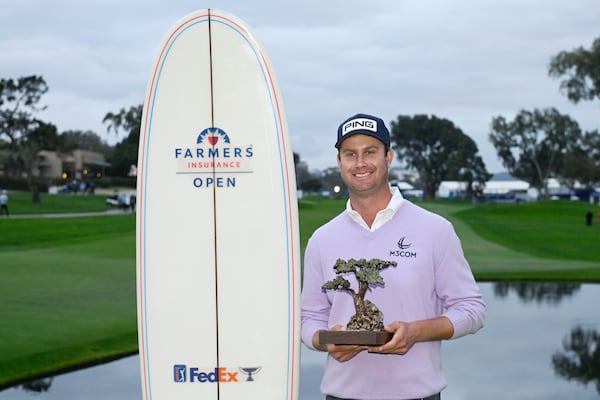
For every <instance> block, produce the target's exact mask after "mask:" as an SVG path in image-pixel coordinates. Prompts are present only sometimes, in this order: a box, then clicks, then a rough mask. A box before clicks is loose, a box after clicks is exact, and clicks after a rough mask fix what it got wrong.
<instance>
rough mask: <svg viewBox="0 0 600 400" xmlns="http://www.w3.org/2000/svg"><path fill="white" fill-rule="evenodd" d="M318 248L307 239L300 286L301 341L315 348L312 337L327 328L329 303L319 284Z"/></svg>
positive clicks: (320, 280)
mask: <svg viewBox="0 0 600 400" xmlns="http://www.w3.org/2000/svg"><path fill="white" fill-rule="evenodd" d="M319 259H320V256H319V250H318V246H317V245H316V244H315V242H314V241H311V240H310V239H309V241H308V244H307V246H306V251H305V254H304V280H303V282H304V283H303V287H302V312H301V318H302V341H303V342H304V344H305V345H306V346H307V347H309V348H311V349H313V350H315V348H314V347H313V344H312V338H313V335H314V333H315V332H317V331H318V330H321V329H328V319H329V310H330V308H331V304H330V302H329V299H328V297H327V294H326V293H325V291H324V290H323V289H321V285H322V284H323V282H325V281H324V279H323V272H322V269H321V267H320V262H319Z"/></svg>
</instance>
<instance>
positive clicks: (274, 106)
mask: <svg viewBox="0 0 600 400" xmlns="http://www.w3.org/2000/svg"><path fill="white" fill-rule="evenodd" d="M211 17H212V21H213V22H218V23H221V24H223V25H225V26H227V27H228V28H230V29H232V30H234V31H235V32H236V33H237V34H239V35H240V36H241V37H242V38H243V39H244V40H245V41H246V42H247V43H248V44H249V45H250V47H251V49H252V51H253V52H254V55H255V57H256V59H257V60H258V63H259V65H260V68H261V71H262V73H263V79H264V81H265V83H266V85H267V87H268V88H269V89H270V90H269V91H268V92H269V99H270V102H271V111H272V113H273V120H274V122H275V127H276V131H277V138H278V140H277V146H278V149H279V163H280V170H281V182H282V185H281V187H282V188H283V193H282V194H283V200H284V205H285V206H286V207H285V210H286V216H285V226H286V235H285V237H286V244H287V246H286V252H287V260H288V269H287V273H288V310H290V308H292V307H291V306H292V304H290V302H291V301H292V300H293V291H294V285H295V276H294V274H293V273H292V272H293V269H294V265H293V261H294V260H293V254H290V246H293V243H290V236H293V234H294V232H293V231H292V227H291V221H290V218H291V215H290V214H289V210H290V207H291V204H290V203H289V191H290V190H295V188H289V180H288V179H286V173H288V174H289V172H290V171H289V170H288V169H287V164H286V160H285V159H284V157H285V152H284V151H282V150H284V149H282V146H285V145H284V144H283V143H282V141H283V139H284V136H283V132H281V130H280V128H281V118H280V114H279V113H280V106H281V107H282V105H280V104H279V102H278V101H277V99H276V98H274V96H275V95H276V93H275V88H274V86H273V84H272V81H271V74H270V73H269V70H268V68H267V65H266V64H265V63H264V62H263V57H262V53H260V51H258V50H257V48H256V46H255V45H254V42H253V41H252V40H250V39H249V36H248V35H246V33H245V31H243V30H241V29H238V26H237V25H236V24H233V23H231V22H230V21H228V20H226V19H225V18H224V17H220V16H214V15H213V16H211ZM198 18H200V19H198ZM215 18H223V19H224V20H219V19H215ZM226 21H227V22H226ZM206 22H208V16H207V15H201V16H195V17H193V18H192V19H191V20H190V21H187V22H185V23H182V24H181V25H180V27H179V28H178V30H180V31H179V32H178V33H177V34H175V32H174V33H173V34H172V35H171V37H170V39H169V41H168V42H167V43H166V44H165V46H163V49H164V51H163V56H162V57H161V61H160V62H159V63H157V64H160V67H159V69H158V72H157V73H155V78H156V79H155V81H154V85H153V86H152V87H151V90H150V92H151V95H150V99H151V101H150V102H149V103H150V104H151V106H150V110H149V117H148V118H147V120H148V121H149V124H148V125H147V126H145V128H146V129H145V131H146V132H144V139H145V144H146V146H147V149H146V151H145V153H144V159H143V160H144V166H145V169H146V170H147V166H148V163H147V160H148V157H149V153H150V146H149V145H148V143H149V141H150V136H151V131H152V119H153V118H152V117H153V113H154V104H155V99H156V88H157V87H158V84H159V81H160V75H161V73H162V70H163V67H164V63H165V62H166V59H167V57H168V54H169V52H170V50H171V48H172V46H173V44H174V43H175V41H176V40H177V39H178V38H179V36H180V35H181V34H183V33H184V32H185V31H186V30H187V29H189V28H191V27H192V26H194V25H197V24H200V23H206ZM153 79H154V77H153ZM147 177H148V172H146V173H145V174H144V175H143V179H144V181H143V182H144V185H143V187H144V189H143V195H144V199H145V196H146V187H147ZM142 219H143V231H144V235H143V238H144V241H143V248H144V251H143V270H144V271H145V270H146V235H145V232H146V220H147V215H146V210H145V209H144V212H143V215H142ZM290 264H291V265H290ZM143 277H144V279H143V299H142V301H143V304H144V331H145V336H146V337H145V340H144V347H145V353H146V360H147V361H146V362H145V365H144V368H145V369H146V373H147V378H148V383H146V385H147V392H148V395H149V397H150V398H152V388H151V387H150V386H151V385H150V383H149V382H150V381H151V380H150V377H151V371H150V361H149V359H148V357H149V353H148V342H149V340H148V329H147V318H146V309H147V307H146V305H147V298H146V274H145V273H144V274H143ZM291 318H292V316H291V315H290V312H288V325H287V326H288V352H287V354H288V362H287V374H286V375H287V382H286V394H287V395H291V394H292V393H291V389H292V388H291V387H290V386H291V385H292V383H290V376H291V375H292V378H293V374H291V371H290V368H292V365H293V360H290V355H292V354H293V352H294V350H293V349H292V347H293V345H294V343H293V342H292V339H293V336H292V330H291V326H292V325H293V324H294V322H292V321H291ZM296 356H297V355H296Z"/></svg>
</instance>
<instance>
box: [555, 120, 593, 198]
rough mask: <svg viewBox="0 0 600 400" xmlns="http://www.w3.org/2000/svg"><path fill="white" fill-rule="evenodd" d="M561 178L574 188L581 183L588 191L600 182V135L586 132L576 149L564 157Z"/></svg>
mask: <svg viewBox="0 0 600 400" xmlns="http://www.w3.org/2000/svg"><path fill="white" fill-rule="evenodd" d="M560 176H561V178H562V181H563V183H565V184H566V185H567V186H568V187H570V188H573V187H574V186H575V182H579V183H581V184H582V185H584V186H585V187H586V188H588V189H592V188H594V186H595V185H596V184H597V183H599V182H600V134H599V133H598V131H592V132H586V133H585V134H584V135H583V136H582V138H581V141H580V142H579V143H578V145H577V146H576V147H574V148H573V149H572V150H570V151H569V152H567V153H566V154H565V156H564V160H563V163H562V168H561V170H560Z"/></svg>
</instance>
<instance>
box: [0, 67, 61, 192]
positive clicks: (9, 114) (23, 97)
mask: <svg viewBox="0 0 600 400" xmlns="http://www.w3.org/2000/svg"><path fill="white" fill-rule="evenodd" d="M47 91H48V85H47V84H46V81H45V80H44V78H42V77H41V76H35V75H31V76H26V77H21V78H18V79H16V80H14V79H2V80H0V140H5V141H6V142H8V148H9V150H10V154H11V157H10V159H9V161H8V163H9V164H10V165H11V166H12V168H11V169H10V170H11V171H12V174H13V175H19V174H21V173H25V174H26V176H27V180H28V183H29V184H30V188H31V189H32V201H33V202H34V203H39V201H40V197H39V192H38V188H37V185H36V181H35V179H34V178H33V176H32V171H33V163H34V161H35V157H36V156H37V152H35V153H32V152H33V151H35V150H36V149H37V151H39V150H41V148H39V146H40V145H43V144H44V141H45V140H46V139H47V138H46V137H45V136H46V135H50V136H52V135H55V134H56V127H54V126H53V125H50V124H45V123H43V122H42V121H40V120H38V119H35V118H34V115H35V114H36V113H38V112H40V111H42V110H44V109H45V106H39V105H38V103H39V101H40V100H41V98H42V96H43V95H44V94H45V93H46V92H47Z"/></svg>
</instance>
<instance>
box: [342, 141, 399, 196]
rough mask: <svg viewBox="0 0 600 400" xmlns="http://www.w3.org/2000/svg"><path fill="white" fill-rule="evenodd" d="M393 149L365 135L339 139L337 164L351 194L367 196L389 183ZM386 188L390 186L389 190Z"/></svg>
mask: <svg viewBox="0 0 600 400" xmlns="http://www.w3.org/2000/svg"><path fill="white" fill-rule="evenodd" d="M393 156H394V153H393V152H392V151H388V153H387V154H386V153H385V146H384V144H383V143H382V142H381V141H380V140H378V139H375V138H374V137H371V136H368V135H361V134H356V135H352V136H350V137H348V138H346V139H344V141H343V142H342V144H341V146H340V151H339V154H338V166H339V167H340V172H341V174H342V180H343V181H344V183H345V184H346V186H347V187H348V190H349V192H350V194H351V195H355V196H369V195H372V194H375V193H377V192H378V191H379V190H381V189H382V188H386V190H387V187H388V168H389V165H390V164H391V162H392V159H393ZM388 191H389V190H388Z"/></svg>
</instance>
